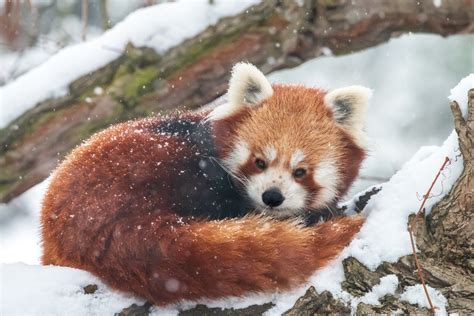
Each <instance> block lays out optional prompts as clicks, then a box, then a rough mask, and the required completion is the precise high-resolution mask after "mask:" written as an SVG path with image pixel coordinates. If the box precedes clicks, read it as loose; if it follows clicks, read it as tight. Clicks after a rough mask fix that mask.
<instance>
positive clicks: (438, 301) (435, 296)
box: [400, 284, 448, 315]
mask: <svg viewBox="0 0 474 316" xmlns="http://www.w3.org/2000/svg"><path fill="white" fill-rule="evenodd" d="M426 288H427V289H428V293H429V294H430V298H431V302H432V303H433V305H434V306H435V307H436V315H446V314H447V313H446V304H447V302H448V301H447V300H446V298H445V297H444V296H443V294H441V293H440V292H438V291H437V290H436V289H433V288H432V287H430V286H429V285H427V286H426ZM400 299H401V300H402V301H406V302H408V303H410V304H417V305H418V306H420V307H427V308H430V305H429V303H428V299H427V298H426V294H425V291H424V290H423V286H422V285H421V284H416V285H413V286H407V287H406V288H405V291H403V293H402V294H401V295H400Z"/></svg>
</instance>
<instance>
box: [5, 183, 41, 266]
mask: <svg viewBox="0 0 474 316" xmlns="http://www.w3.org/2000/svg"><path fill="white" fill-rule="evenodd" d="M49 182H50V178H47V179H46V180H44V181H43V182H41V183H39V184H37V185H35V186H34V187H33V188H31V189H29V190H28V191H26V192H25V193H24V194H22V195H21V196H20V197H18V198H16V199H14V200H13V201H11V202H10V203H9V204H0V262H1V263H13V262H18V261H21V262H24V263H28V264H37V263H39V258H40V255H41V248H40V235H39V229H40V228H39V213H40V210H41V203H42V201H43V195H44V192H45V191H46V188H47V187H48V185H49ZM12 213H14V214H12ZM10 216H11V217H13V219H10V218H9V217H10ZM4 222H5V223H4Z"/></svg>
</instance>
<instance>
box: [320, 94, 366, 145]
mask: <svg viewBox="0 0 474 316" xmlns="http://www.w3.org/2000/svg"><path fill="white" fill-rule="evenodd" d="M371 96H372V90H370V89H369V88H365V87H362V86H350V87H345V88H339V89H335V90H333V91H330V92H328V93H327V94H326V95H325V97H324V102H325V103H326V105H327V106H329V107H330V108H331V109H332V111H333V113H334V118H335V119H336V121H337V122H338V123H339V124H341V125H342V126H343V127H344V128H345V129H346V130H348V131H349V132H350V133H351V135H353V136H354V138H355V139H356V141H357V142H358V143H359V145H363V143H364V140H363V139H364V136H363V132H362V128H363V127H364V117H365V111H366V108H367V104H368V101H369V99H370V98H371Z"/></svg>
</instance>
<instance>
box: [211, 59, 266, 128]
mask: <svg viewBox="0 0 474 316" xmlns="http://www.w3.org/2000/svg"><path fill="white" fill-rule="evenodd" d="M272 95H273V89H272V86H271V85H270V83H269V82H268V80H267V78H265V75H264V74H263V73H262V72H261V71H260V70H258V69H257V67H255V66H254V65H252V64H248V63H243V62H242V63H238V64H236V65H235V66H234V68H232V76H231V78H230V81H229V90H228V94H227V99H228V103H226V104H223V105H221V106H219V107H217V108H215V109H214V110H213V111H212V112H211V114H210V115H209V118H210V119H211V120H218V119H222V118H225V117H228V116H230V115H232V114H233V113H235V112H236V111H237V110H238V109H240V108H242V107H244V106H252V105H256V104H259V103H260V102H261V101H263V100H264V99H266V98H268V97H271V96H272Z"/></svg>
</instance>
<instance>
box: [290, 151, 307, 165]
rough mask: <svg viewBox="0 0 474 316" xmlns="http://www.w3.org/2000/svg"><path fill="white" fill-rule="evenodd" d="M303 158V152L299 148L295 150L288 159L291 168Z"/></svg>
mask: <svg viewBox="0 0 474 316" xmlns="http://www.w3.org/2000/svg"><path fill="white" fill-rule="evenodd" d="M303 159H304V152H303V151H302V150H301V149H298V150H296V151H295V152H294V153H293V155H292V156H291V159H290V166H291V169H295V168H296V167H297V166H298V164H299V163H300V162H302V161H303Z"/></svg>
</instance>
